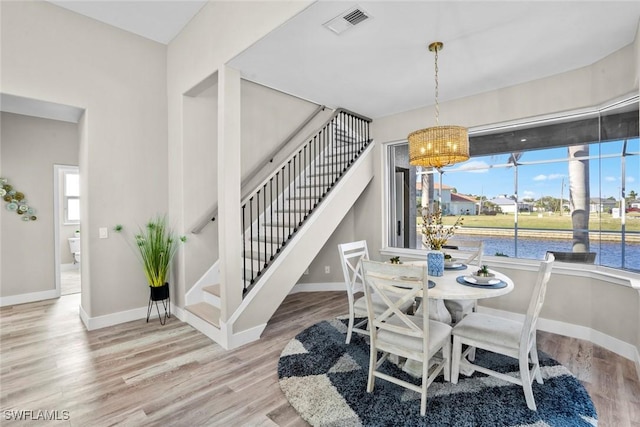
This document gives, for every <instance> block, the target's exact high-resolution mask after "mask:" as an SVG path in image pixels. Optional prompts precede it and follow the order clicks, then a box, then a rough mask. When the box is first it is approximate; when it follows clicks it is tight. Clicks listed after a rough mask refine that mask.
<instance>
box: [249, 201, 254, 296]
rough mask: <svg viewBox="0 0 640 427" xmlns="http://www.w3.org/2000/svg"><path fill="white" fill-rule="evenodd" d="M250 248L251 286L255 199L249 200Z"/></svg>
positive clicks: (252, 278)
mask: <svg viewBox="0 0 640 427" xmlns="http://www.w3.org/2000/svg"><path fill="white" fill-rule="evenodd" d="M249 248H250V249H251V284H253V280H254V276H253V197H252V198H250V199H249Z"/></svg>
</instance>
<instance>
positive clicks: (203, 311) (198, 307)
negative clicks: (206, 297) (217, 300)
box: [184, 302, 220, 328]
mask: <svg viewBox="0 0 640 427" xmlns="http://www.w3.org/2000/svg"><path fill="white" fill-rule="evenodd" d="M184 308H185V309H186V310H187V311H189V312H191V313H193V314H195V315H196V316H198V317H199V318H201V319H202V320H204V321H205V322H207V323H210V324H211V325H213V326H215V327H216V328H219V327H220V309H219V308H217V307H214V306H212V305H211V304H207V303H206V302H198V303H196V304H191V305H187V306H185V307H184Z"/></svg>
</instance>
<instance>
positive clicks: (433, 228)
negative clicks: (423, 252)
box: [422, 208, 464, 251]
mask: <svg viewBox="0 0 640 427" xmlns="http://www.w3.org/2000/svg"><path fill="white" fill-rule="evenodd" d="M463 221H464V218H462V215H460V216H459V217H458V219H456V222H454V223H453V225H444V224H443V223H442V211H441V210H440V209H436V210H434V211H433V212H431V211H429V209H428V208H424V209H423V210H422V235H423V236H424V243H425V244H426V245H427V246H428V247H429V248H431V249H432V250H436V251H439V250H441V249H442V247H443V246H444V245H445V244H446V243H447V240H449V238H451V237H452V236H453V235H454V234H455V232H456V230H457V229H458V228H460V227H461V226H462V222H463Z"/></svg>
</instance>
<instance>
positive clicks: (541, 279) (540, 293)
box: [520, 253, 554, 354]
mask: <svg viewBox="0 0 640 427" xmlns="http://www.w3.org/2000/svg"><path fill="white" fill-rule="evenodd" d="M553 261H554V257H553V254H551V253H547V255H546V257H545V260H544V261H542V263H540V268H539V269H538V276H537V278H536V284H535V286H534V288H533V293H532V294H531V301H529V308H528V309H527V315H526V317H525V320H524V325H523V327H522V335H521V336H520V352H521V353H522V352H525V354H526V353H528V352H529V348H530V347H531V343H532V342H533V340H534V338H535V333H536V328H537V325H538V316H539V315H540V310H542V305H543V304H544V299H545V296H546V294H547V283H549V278H550V277H551V267H553Z"/></svg>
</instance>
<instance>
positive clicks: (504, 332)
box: [451, 254, 554, 411]
mask: <svg viewBox="0 0 640 427" xmlns="http://www.w3.org/2000/svg"><path fill="white" fill-rule="evenodd" d="M553 261H554V258H553V255H551V254H547V256H546V259H545V260H544V261H542V263H541V264H540V269H539V270H538V277H537V279H536V283H535V286H534V288H533V293H532V295H531V300H530V302H529V308H528V309H527V314H526V317H525V319H524V322H519V321H515V320H509V319H505V318H503V317H497V316H492V315H489V314H484V313H471V314H469V315H467V316H465V318H464V319H462V320H461V321H460V323H458V324H457V325H456V326H455V327H454V328H453V333H452V334H453V355H452V358H453V361H452V367H451V382H452V383H454V384H456V383H457V382H458V377H459V374H460V369H461V368H464V369H466V370H468V371H469V373H468V375H471V374H472V373H473V371H479V372H482V373H484V374H486V375H491V376H494V377H497V378H500V379H503V380H505V381H509V382H511V383H514V384H518V385H521V386H522V388H523V390H524V397H525V400H526V402H527V406H528V407H529V409H531V410H533V411H535V410H536V402H535V399H534V398H533V390H532V388H531V383H532V382H533V379H534V378H535V380H536V381H537V382H538V383H539V384H542V375H541V373H540V363H539V362H538V349H537V346H536V327H537V323H538V315H539V314H540V310H541V309H542V305H543V303H544V297H545V294H546V290H547V283H548V282H549V277H550V276H551V267H552V265H553ZM463 345H467V346H469V349H471V348H474V349H475V348H482V349H484V350H488V351H491V352H494V353H500V354H504V355H507V356H510V357H513V358H515V359H518V362H519V367H520V369H519V371H520V375H519V376H518V377H513V376H510V375H507V374H503V373H500V372H496V371H494V370H491V369H488V368H485V367H482V366H479V365H476V364H473V363H471V362H470V361H468V360H467V359H466V358H465V354H463V353H462V346H463ZM465 353H466V351H465ZM530 364H531V365H532V368H531V369H529V365H530Z"/></svg>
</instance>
